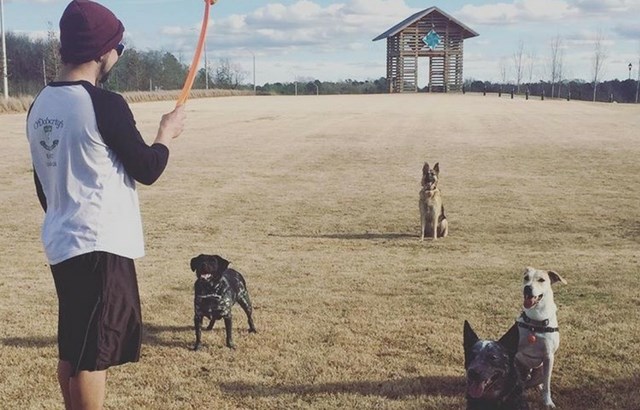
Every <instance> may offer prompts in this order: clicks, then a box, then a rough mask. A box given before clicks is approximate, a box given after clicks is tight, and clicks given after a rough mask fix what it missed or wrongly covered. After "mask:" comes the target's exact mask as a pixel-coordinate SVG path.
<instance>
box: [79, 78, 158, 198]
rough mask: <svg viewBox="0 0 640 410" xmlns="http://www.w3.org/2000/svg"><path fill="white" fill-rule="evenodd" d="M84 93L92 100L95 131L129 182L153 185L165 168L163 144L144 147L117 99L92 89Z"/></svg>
mask: <svg viewBox="0 0 640 410" xmlns="http://www.w3.org/2000/svg"><path fill="white" fill-rule="evenodd" d="M87 90H88V91H89V94H91V99H92V100H93V106H94V110H95V113H96V121H97V123H98V130H99V131H100V134H101V135H102V139H103V140H104V142H105V143H106V144H107V146H108V147H109V148H111V149H112V150H113V151H114V152H115V154H116V156H117V157H118V159H119V160H120V161H122V163H123V165H124V169H125V170H126V171H127V173H128V174H129V175H130V176H131V177H132V178H133V179H135V180H136V181H138V182H140V183H141V184H144V185H151V184H153V183H154V182H155V181H156V180H157V179H158V178H159V177H160V175H162V172H163V171H164V169H165V168H166V166H167V162H168V161H169V148H167V147H166V146H165V145H163V144H153V145H151V146H149V145H147V143H146V142H145V141H144V140H143V139H142V136H141V135H140V132H139V131H138V129H137V128H136V121H135V119H134V118H133V113H132V112H131V109H129V105H128V104H127V102H126V101H125V99H124V98H123V97H122V96H121V95H119V94H116V93H112V92H110V91H105V90H101V89H99V88H96V87H92V86H89V87H87Z"/></svg>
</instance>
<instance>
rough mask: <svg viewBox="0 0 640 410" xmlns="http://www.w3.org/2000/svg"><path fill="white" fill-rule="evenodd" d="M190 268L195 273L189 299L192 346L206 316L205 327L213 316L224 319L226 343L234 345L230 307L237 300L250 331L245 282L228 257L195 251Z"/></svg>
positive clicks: (249, 303) (251, 327)
mask: <svg viewBox="0 0 640 410" xmlns="http://www.w3.org/2000/svg"><path fill="white" fill-rule="evenodd" d="M191 270H192V271H194V272H195V273H196V276H197V279H196V282H195V284H194V286H193V287H194V291H195V296H194V299H193V305H194V316H193V324H194V327H195V331H196V343H195V345H194V346H193V349H194V350H198V349H199V348H200V344H201V334H202V320H203V319H204V318H205V317H206V318H208V319H209V326H208V327H207V330H211V329H213V325H214V323H215V321H216V320H219V319H224V327H225V331H226V343H227V347H229V348H231V349H235V345H234V343H233V337H232V334H231V333H232V319H231V308H232V307H233V305H234V304H235V303H236V302H238V304H239V305H240V307H242V309H243V310H244V312H245V313H246V314H247V318H248V320H249V332H251V333H254V332H255V331H256V328H255V326H254V324H253V318H252V314H253V307H252V306H251V299H249V292H248V291H247V284H246V282H245V280H244V278H243V277H242V275H241V274H240V272H238V271H236V270H233V269H229V261H228V260H226V259H224V258H222V257H220V256H218V255H202V254H201V255H198V256H196V257H195V258H193V259H191Z"/></svg>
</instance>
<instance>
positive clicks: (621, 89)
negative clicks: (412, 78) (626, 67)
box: [463, 79, 640, 103]
mask: <svg viewBox="0 0 640 410" xmlns="http://www.w3.org/2000/svg"><path fill="white" fill-rule="evenodd" d="M639 85H640V83H639V82H638V81H636V80H633V79H628V80H625V81H620V80H611V81H604V82H602V83H599V84H598V86H597V89H596V101H597V102H619V103H638V93H639V90H640V87H639ZM519 88H520V92H517V91H518V86H517V85H514V84H500V83H491V82H488V81H485V82H483V81H467V82H466V83H465V85H464V88H463V92H476V93H483V94H499V95H501V94H509V95H510V94H511V93H514V94H515V95H523V96H525V98H526V97H533V96H536V97H538V98H556V99H566V100H580V101H592V100H593V83H585V82H578V81H570V82H561V83H556V84H553V85H552V84H550V83H546V82H540V83H524V84H521V85H520V87H519Z"/></svg>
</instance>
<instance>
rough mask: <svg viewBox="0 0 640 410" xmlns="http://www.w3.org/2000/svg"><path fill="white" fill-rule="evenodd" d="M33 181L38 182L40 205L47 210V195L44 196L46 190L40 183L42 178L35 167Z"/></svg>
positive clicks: (37, 191)
mask: <svg viewBox="0 0 640 410" xmlns="http://www.w3.org/2000/svg"><path fill="white" fill-rule="evenodd" d="M33 182H34V183H35V184H36V194H37V195H38V200H39V201H40V206H42V209H43V210H44V212H47V197H46V196H44V190H43V189H42V184H41V183H40V178H38V174H37V173H36V170H35V167H34V169H33Z"/></svg>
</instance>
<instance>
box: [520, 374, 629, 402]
mask: <svg viewBox="0 0 640 410" xmlns="http://www.w3.org/2000/svg"><path fill="white" fill-rule="evenodd" d="M551 384H552V387H551V394H552V397H553V401H554V402H555V404H557V405H558V407H560V408H566V409H581V410H582V409H640V394H638V386H640V373H638V374H635V375H632V376H631V377H628V378H619V379H615V380H607V379H601V380H598V379H591V380H589V381H588V382H587V384H584V385H581V386H571V387H558V388H554V387H553V381H552V382H551ZM539 394H540V393H538V392H535V391H534V392H533V394H531V396H530V397H534V399H532V401H531V403H536V404H540V403H541V402H542V400H541V398H540V397H539ZM539 407H540V408H542V406H541V405H540V406H539ZM536 408H537V407H536Z"/></svg>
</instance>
